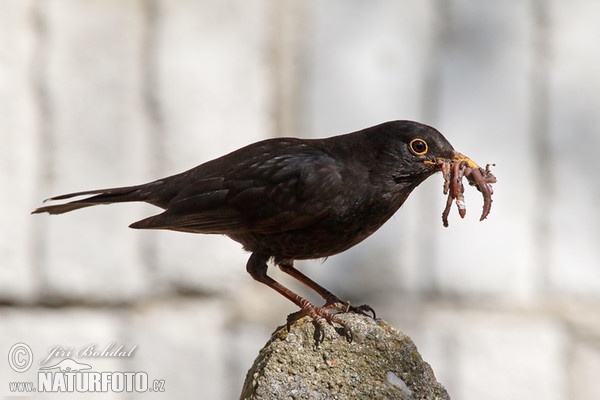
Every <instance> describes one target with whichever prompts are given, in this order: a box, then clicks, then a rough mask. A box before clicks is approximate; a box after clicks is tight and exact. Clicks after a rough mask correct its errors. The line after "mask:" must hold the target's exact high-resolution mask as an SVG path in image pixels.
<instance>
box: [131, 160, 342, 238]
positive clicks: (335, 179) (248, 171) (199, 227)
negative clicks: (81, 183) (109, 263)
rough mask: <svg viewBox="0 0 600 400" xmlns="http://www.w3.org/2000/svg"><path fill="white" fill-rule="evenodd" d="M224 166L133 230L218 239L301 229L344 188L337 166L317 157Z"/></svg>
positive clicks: (323, 213) (320, 214) (324, 212)
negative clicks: (198, 234)
mask: <svg viewBox="0 0 600 400" xmlns="http://www.w3.org/2000/svg"><path fill="white" fill-rule="evenodd" d="M227 161H228V160H226V159H224V160H223V165H227V164H228V163H227ZM230 161H233V160H230ZM229 165H230V166H227V167H224V168H223V171H222V173H220V174H213V175H212V176H210V177H207V178H197V179H195V180H194V182H193V183H191V184H189V185H188V186H186V187H185V188H183V189H182V190H181V192H180V193H179V194H178V195H177V196H176V197H175V198H174V199H173V200H172V201H171V203H170V204H169V206H168V208H167V210H166V211H165V212H164V213H162V214H159V215H157V216H154V217H150V218H147V219H145V220H142V221H139V222H137V223H135V224H133V225H132V227H133V228H146V229H148V228H150V229H153V228H154V229H171V230H180V231H188V232H201V233H222V234H226V233H243V232H257V233H265V234H266V233H277V232H283V231H286V230H292V229H300V228H303V227H305V226H307V225H310V224H312V223H315V222H316V221H319V220H320V219H322V218H323V217H325V216H326V215H327V214H328V213H329V212H330V210H332V207H335V201H336V199H338V198H339V193H340V192H341V190H342V189H343V182H342V178H341V174H340V169H341V167H340V165H339V164H338V163H337V162H336V160H335V159H334V158H332V157H331V156H329V155H326V154H325V153H321V152H315V151H310V152H295V151H294V152H286V153H285V154H280V155H275V154H270V153H269V152H268V151H267V152H266V153H261V154H257V155H255V156H254V157H250V158H246V159H244V160H243V161H242V162H237V163H235V162H232V163H231V164H229Z"/></svg>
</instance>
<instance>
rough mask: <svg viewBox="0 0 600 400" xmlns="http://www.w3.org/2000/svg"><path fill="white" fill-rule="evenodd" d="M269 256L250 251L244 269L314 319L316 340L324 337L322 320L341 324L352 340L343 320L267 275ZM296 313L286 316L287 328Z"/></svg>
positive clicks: (345, 333) (347, 336) (346, 335)
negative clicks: (250, 253)
mask: <svg viewBox="0 0 600 400" xmlns="http://www.w3.org/2000/svg"><path fill="white" fill-rule="evenodd" d="M269 258H270V257H269V256H268V255H265V254H259V253H252V255H251V256H250V259H249V260H248V263H247V264H246V270H247V271H248V273H249V274H250V275H251V276H252V278H254V279H255V280H257V281H258V282H260V283H264V284H265V285H267V286H269V287H270V288H272V289H274V290H275V291H277V292H278V293H279V294H281V295H282V296H284V297H285V298H287V299H288V300H290V301H291V302H293V303H294V304H296V305H297V306H298V307H300V309H301V310H302V311H301V313H302V314H303V315H308V316H309V317H311V318H312V319H313V321H315V323H316V324H317V331H316V332H315V336H316V339H317V341H318V342H322V341H323V339H324V338H325V326H324V325H323V320H326V321H328V322H329V323H331V324H333V323H336V324H338V325H341V326H342V328H343V330H344V336H345V337H346V339H348V341H352V332H351V331H350V328H349V327H348V325H346V323H345V322H344V321H342V320H341V319H340V318H339V317H337V316H336V315H335V314H331V313H330V312H329V311H328V310H327V309H325V308H322V307H317V306H315V305H313V304H311V302H309V301H308V300H306V299H305V298H304V297H302V296H300V295H298V294H296V293H294V292H292V291H291V290H290V289H288V288H286V287H285V286H283V285H282V284H280V283H279V282H277V281H276V280H274V279H273V278H271V277H270V276H268V275H267V261H269ZM295 314H296V313H294V314H291V315H290V317H288V329H289V327H290V325H291V323H293V322H294V321H295V320H296V319H297V317H296V316H294V315H295Z"/></svg>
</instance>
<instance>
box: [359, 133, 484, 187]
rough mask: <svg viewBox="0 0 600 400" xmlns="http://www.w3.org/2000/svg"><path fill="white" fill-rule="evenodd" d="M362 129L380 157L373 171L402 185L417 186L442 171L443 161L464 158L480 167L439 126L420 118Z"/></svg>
mask: <svg viewBox="0 0 600 400" xmlns="http://www.w3.org/2000/svg"><path fill="white" fill-rule="evenodd" d="M363 132H365V133H366V136H367V138H368V139H367V140H368V141H369V143H370V147H371V148H372V149H373V150H374V151H375V155H376V157H377V162H376V165H374V166H373V171H374V172H375V173H377V174H381V175H387V176H390V177H391V178H392V179H393V181H394V182H395V183H396V184H398V185H399V186H400V187H401V188H410V189H413V188H415V187H416V186H417V185H419V184H420V183H421V182H423V181H424V180H425V179H427V178H428V177H429V176H431V175H432V174H434V173H436V172H438V171H440V170H441V164H442V162H451V161H454V162H456V161H459V162H461V161H462V162H465V163H466V164H467V165H468V166H469V167H471V168H479V167H478V165H477V164H476V163H475V162H474V161H472V160H471V159H470V158H468V157H465V156H464V155H462V154H461V153H459V152H457V151H456V150H454V147H452V145H451V144H450V142H448V140H447V139H446V138H445V137H444V136H443V135H442V134H441V133H440V132H439V131H438V130H437V129H435V128H433V127H431V126H428V125H425V124H421V123H419V122H414V121H390V122H385V123H383V124H380V125H377V126H374V127H371V128H367V129H365V130H364V131H363Z"/></svg>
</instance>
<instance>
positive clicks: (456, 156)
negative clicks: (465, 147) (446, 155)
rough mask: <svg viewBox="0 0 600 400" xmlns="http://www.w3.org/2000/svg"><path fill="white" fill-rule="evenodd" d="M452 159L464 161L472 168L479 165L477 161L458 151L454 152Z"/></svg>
mask: <svg viewBox="0 0 600 400" xmlns="http://www.w3.org/2000/svg"><path fill="white" fill-rule="evenodd" d="M453 159H454V160H455V161H459V162H463V161H464V162H466V163H467V165H468V166H469V167H471V168H473V169H476V168H479V165H477V163H476V162H475V161H473V160H471V159H470V158H469V157H467V156H465V155H463V154H462V153H459V152H458V151H455V152H454V157H453Z"/></svg>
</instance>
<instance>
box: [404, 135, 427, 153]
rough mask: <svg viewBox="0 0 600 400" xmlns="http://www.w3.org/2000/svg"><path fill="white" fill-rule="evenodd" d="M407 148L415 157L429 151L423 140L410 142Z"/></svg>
mask: <svg viewBox="0 0 600 400" xmlns="http://www.w3.org/2000/svg"><path fill="white" fill-rule="evenodd" d="M408 147H409V148H410V151H412V152H413V153H414V154H415V155H417V156H422V155H423V154H425V153H427V150H428V149H429V148H428V147H427V142H425V141H424V140H423V139H413V140H411V141H410V143H409V144H408Z"/></svg>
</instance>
